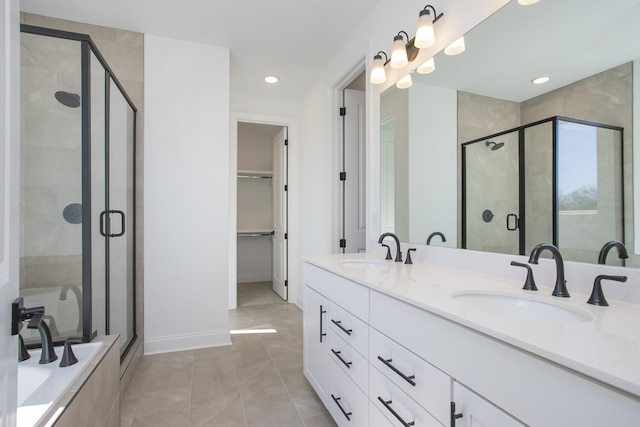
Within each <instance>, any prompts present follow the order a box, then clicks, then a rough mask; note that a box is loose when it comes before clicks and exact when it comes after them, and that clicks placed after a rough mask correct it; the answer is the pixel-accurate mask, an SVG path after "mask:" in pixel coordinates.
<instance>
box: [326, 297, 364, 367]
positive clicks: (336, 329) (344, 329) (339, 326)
mask: <svg viewBox="0 0 640 427" xmlns="http://www.w3.org/2000/svg"><path fill="white" fill-rule="evenodd" d="M327 324H328V325H329V328H331V332H332V333H335V334H336V335H337V336H339V337H340V338H342V339H344V340H345V341H346V342H347V343H349V345H350V346H352V347H353V348H355V349H356V350H357V351H358V352H359V353H360V354H361V355H363V356H365V357H366V356H367V354H369V325H367V324H366V323H365V322H363V321H362V320H360V319H358V318H357V317H356V316H354V315H353V314H351V313H349V312H348V311H347V310H345V309H344V308H342V307H340V306H339V305H337V304H335V303H333V302H331V303H329V307H328V312H327Z"/></svg>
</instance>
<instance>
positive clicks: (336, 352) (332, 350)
mask: <svg viewBox="0 0 640 427" xmlns="http://www.w3.org/2000/svg"><path fill="white" fill-rule="evenodd" d="M331 353H333V354H335V356H336V357H337V358H338V359H340V361H341V362H342V363H343V364H344V366H346V367H347V368H349V369H351V365H352V364H353V362H347V361H346V360H344V359H343V358H342V356H340V353H341V352H340V351H335V350H334V349H331Z"/></svg>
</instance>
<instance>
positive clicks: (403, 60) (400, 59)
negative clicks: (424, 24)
mask: <svg viewBox="0 0 640 427" xmlns="http://www.w3.org/2000/svg"><path fill="white" fill-rule="evenodd" d="M403 34H404V35H405V36H406V37H407V42H408V41H409V35H408V34H407V33H405V32H404V31H400V32H398V35H397V36H395V37H394V38H393V47H392V48H391V68H404V67H406V66H407V65H408V64H409V58H408V56H407V46H406V45H405V44H404V37H402V35H403Z"/></svg>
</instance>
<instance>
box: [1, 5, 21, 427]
mask: <svg viewBox="0 0 640 427" xmlns="http://www.w3.org/2000/svg"><path fill="white" fill-rule="evenodd" d="M19 3H20V2H15V1H12V0H3V1H2V6H1V7H0V30H1V32H2V34H3V43H1V44H0V99H1V100H2V101H0V102H1V103H0V129H2V131H0V165H1V166H0V168H1V169H2V171H3V172H2V174H3V178H2V179H0V227H2V230H3V231H2V232H0V301H2V305H1V306H0V366H2V369H1V370H0V426H3V427H4V426H6V427H12V426H14V425H15V424H16V406H17V402H16V400H17V392H16V390H17V377H18V338H17V337H15V336H13V337H12V336H11V303H12V302H13V301H14V300H15V299H16V298H17V297H18V254H19V247H18V241H19V230H20V218H19V216H18V213H19V209H18V207H19V205H20V200H19V196H20V186H19V181H20V180H19V177H20V168H19V165H20V156H19V154H20V141H19V138H20V133H19V128H20V116H19V111H20V104H19V98H18V97H19V96H20V82H19V75H20V68H19V67H20V57H19V52H20V50H19V49H20V45H19V40H20V33H19V29H20V22H19V8H20V4H19Z"/></svg>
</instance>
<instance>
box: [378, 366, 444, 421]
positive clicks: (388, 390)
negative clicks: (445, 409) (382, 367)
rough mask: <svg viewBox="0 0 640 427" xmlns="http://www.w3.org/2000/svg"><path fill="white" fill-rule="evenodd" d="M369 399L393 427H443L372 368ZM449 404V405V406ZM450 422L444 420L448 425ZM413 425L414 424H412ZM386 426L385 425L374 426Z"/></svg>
mask: <svg viewBox="0 0 640 427" xmlns="http://www.w3.org/2000/svg"><path fill="white" fill-rule="evenodd" d="M370 381H371V383H370V393H369V398H370V399H371V402H372V404H373V405H375V407H376V408H377V409H378V410H379V411H380V412H381V413H382V414H383V415H384V417H386V419H387V420H388V422H389V424H388V425H392V426H399V427H403V426H406V425H415V426H421V427H442V424H441V423H440V422H439V421H438V420H436V419H435V418H434V417H433V416H432V415H431V414H429V413H428V412H427V411H425V409H424V408H423V407H422V406H420V405H418V404H417V403H416V402H415V401H414V400H413V399H411V398H410V397H409V396H407V394H406V393H405V392H403V391H402V390H400V388H398V387H397V386H396V385H395V384H394V383H393V382H391V381H389V379H388V378H387V377H385V376H384V375H382V374H381V373H380V372H379V371H378V370H377V369H375V368H373V367H372V368H371V378H370ZM448 405H449V403H447V406H448ZM449 421H450V420H449V419H447V420H444V421H443V423H448V422H449ZM411 423H413V424H411ZM372 425H376V426H378V425H385V424H372ZM445 425H448V424H445Z"/></svg>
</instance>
